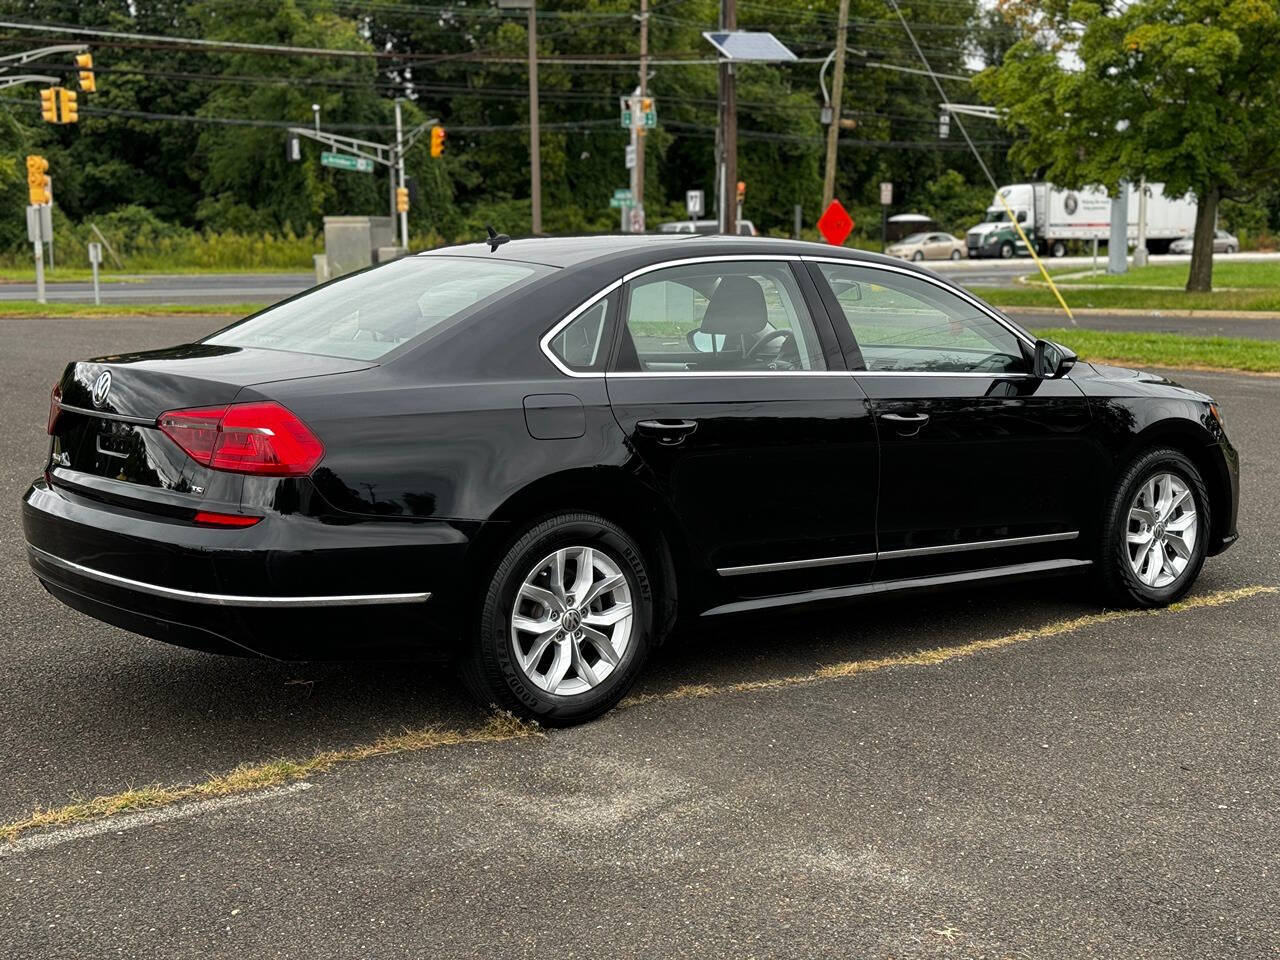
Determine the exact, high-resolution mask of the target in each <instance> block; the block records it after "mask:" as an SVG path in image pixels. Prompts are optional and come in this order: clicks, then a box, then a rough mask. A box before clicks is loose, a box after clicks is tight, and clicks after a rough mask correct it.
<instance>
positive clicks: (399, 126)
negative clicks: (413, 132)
mask: <svg viewBox="0 0 1280 960" xmlns="http://www.w3.org/2000/svg"><path fill="white" fill-rule="evenodd" d="M397 173H399V175H400V184H399V185H400V186H401V187H403V186H404V122H403V121H402V120H401V118H400V98H399V97H396V165H395V168H394V169H393V170H392V172H391V183H392V190H391V213H392V216H394V215H395V212H396V207H397V206H399V204H397V203H396V191H395V185H396V184H395V180H396V174H397ZM400 246H402V247H403V248H404V250H405V253H408V252H409V214H408V212H406V211H401V213H400Z"/></svg>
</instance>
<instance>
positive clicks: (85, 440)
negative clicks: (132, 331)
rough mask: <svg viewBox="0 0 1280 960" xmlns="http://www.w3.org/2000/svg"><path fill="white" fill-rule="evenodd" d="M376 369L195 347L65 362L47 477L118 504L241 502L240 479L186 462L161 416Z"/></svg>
mask: <svg viewBox="0 0 1280 960" xmlns="http://www.w3.org/2000/svg"><path fill="white" fill-rule="evenodd" d="M374 365H375V364H372V363H370V362H368V361H363V360H350V359H344V358H339V357H326V356H314V355H307V354H297V353H287V352H284V351H275V350H265V349H250V348H242V347H230V346H215V345H212V344H200V343H197V344H187V345H183V346H178V347H171V348H168V349H165V350H155V351H148V352H145V353H134V354H124V355H119V356H107V357H99V358H97V359H94V360H85V361H79V362H76V363H71V364H69V365H68V366H67V368H66V370H65V372H64V373H63V376H62V379H61V380H60V381H59V383H58V388H57V389H58V390H59V391H60V393H61V396H60V409H59V410H58V412H57V418H56V421H55V422H54V424H53V428H52V431H51V432H52V434H53V442H52V446H51V451H50V457H51V459H50V468H51V471H52V473H53V476H54V478H55V479H57V480H59V481H60V482H62V483H66V484H71V485H76V486H80V487H87V488H93V490H94V491H95V492H96V493H98V494H100V495H108V496H112V497H115V498H118V497H119V496H121V495H124V496H134V495H138V494H140V493H141V491H140V490H137V489H136V488H138V487H145V488H151V489H152V490H153V491H156V492H159V491H166V492H167V493H168V494H171V495H172V496H164V497H161V498H160V499H161V500H169V501H172V500H174V498H175V497H176V498H177V499H178V501H179V502H181V501H183V500H189V499H190V498H191V497H192V496H195V497H200V496H202V495H206V494H212V493H215V491H216V492H218V494H219V495H218V497H217V498H218V499H220V500H223V501H231V500H238V497H239V489H240V477H238V476H234V475H230V477H227V476H218V475H217V474H218V473H219V472H218V471H212V470H210V469H208V468H206V467H204V466H202V465H201V464H199V463H197V462H195V461H194V460H192V459H191V458H190V457H189V456H187V455H186V453H184V452H183V450H182V449H181V448H180V447H178V445H177V444H175V443H174V442H173V441H172V440H171V439H170V438H169V437H167V436H165V435H164V433H163V432H162V431H161V430H160V429H159V428H158V427H157V425H156V420H157V418H158V417H159V416H160V415H161V414H163V413H165V412H167V411H170V410H177V409H190V408H195V407H218V406H225V405H227V404H230V403H232V402H233V401H235V400H236V399H237V397H240V398H241V399H244V397H243V396H242V394H243V393H244V391H245V388H247V387H253V386H255V385H259V384H263V383H272V382H278V381H281V380H296V379H301V378H310V377H321V376H330V375H333V374H341V373H350V372H354V371H358V370H363V369H368V368H369V367H371V366H374ZM130 488H133V489H130ZM147 496H148V497H151V495H150V494H148V495H147Z"/></svg>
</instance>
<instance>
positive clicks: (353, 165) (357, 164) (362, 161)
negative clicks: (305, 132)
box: [320, 150, 373, 173]
mask: <svg viewBox="0 0 1280 960" xmlns="http://www.w3.org/2000/svg"><path fill="white" fill-rule="evenodd" d="M320 166H322V167H333V168H334V169H335V170H353V171H355V172H356V173H373V161H372V160H370V159H369V158H368V157H357V156H355V155H353V154H350V153H332V152H330V151H328V150H326V151H325V152H324V153H322V154H320Z"/></svg>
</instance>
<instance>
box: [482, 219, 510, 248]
mask: <svg viewBox="0 0 1280 960" xmlns="http://www.w3.org/2000/svg"><path fill="white" fill-rule="evenodd" d="M485 229H486V230H488V231H489V239H488V240H486V241H485V243H487V244H489V252H490V253H493V252H494V251H495V250H497V249H498V248H499V247H500V246H502V245H503V244H504V243H510V242H511V238H510V237H508V236H507V235H506V234H505V233H499V232H498V231H497V230H495V229H493V227H492V226H491V225H489V224H485Z"/></svg>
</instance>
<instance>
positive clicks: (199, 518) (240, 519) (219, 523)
mask: <svg viewBox="0 0 1280 960" xmlns="http://www.w3.org/2000/svg"><path fill="white" fill-rule="evenodd" d="M261 519H262V518H261V517H251V516H249V515H248V514H244V513H212V512H210V511H208V510H197V511H196V515H195V516H194V517H192V520H194V521H195V522H196V523H198V524H199V525H200V526H202V527H252V526H253V525H254V524H255V523H257V522H258V521H259V520H261Z"/></svg>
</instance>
